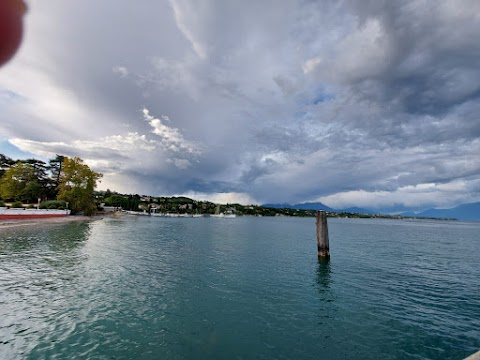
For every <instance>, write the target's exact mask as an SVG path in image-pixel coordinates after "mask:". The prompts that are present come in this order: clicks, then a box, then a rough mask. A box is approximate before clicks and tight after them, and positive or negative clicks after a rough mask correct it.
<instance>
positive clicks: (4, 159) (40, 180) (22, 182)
mask: <svg viewBox="0 0 480 360" xmlns="http://www.w3.org/2000/svg"><path fill="white" fill-rule="evenodd" d="M101 177H102V174H100V173H97V172H95V171H92V170H91V169H90V168H89V167H88V166H87V165H86V164H84V162H83V160H82V159H81V158H79V157H74V158H69V157H66V156H62V155H56V157H55V158H53V159H50V160H49V161H48V162H45V161H42V160H38V159H34V158H32V159H26V160H13V159H11V158H10V157H8V156H5V155H3V154H0V200H1V201H2V202H7V201H13V202H21V203H28V204H32V203H37V201H38V200H39V199H40V201H42V202H47V201H49V200H50V201H51V200H59V201H63V202H65V203H68V208H69V209H71V211H72V213H79V212H83V213H84V214H85V215H91V214H93V213H95V211H96V205H95V202H94V198H93V193H94V190H95V186H96V184H97V181H99V180H100V178H101Z"/></svg>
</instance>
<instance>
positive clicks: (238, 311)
mask: <svg viewBox="0 0 480 360" xmlns="http://www.w3.org/2000/svg"><path fill="white" fill-rule="evenodd" d="M329 231H330V246H331V255H332V258H331V260H330V262H319V261H318V259H317V257H316V241H315V221H314V219H312V218H306V219H295V218H250V217H241V218H236V219H207V218H204V219H202V218H198V219H191V218H190V219H178V218H177V219H175V218H172V219H168V218H148V217H123V218H120V219H104V220H100V221H95V222H89V223H68V224H62V225H58V224H56V225H45V226H42V227H40V228H38V229H32V228H23V229H22V228H11V229H2V230H1V231H0V358H1V359H207V358H208V359H462V358H464V357H466V356H467V355H469V354H471V353H473V352H475V351H477V350H479V349H480V261H479V254H480V235H479V234H480V223H461V222H441V221H430V222H429V221H400V220H367V219H358V220H355V219H329Z"/></svg>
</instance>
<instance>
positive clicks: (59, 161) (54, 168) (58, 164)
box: [48, 154, 65, 198]
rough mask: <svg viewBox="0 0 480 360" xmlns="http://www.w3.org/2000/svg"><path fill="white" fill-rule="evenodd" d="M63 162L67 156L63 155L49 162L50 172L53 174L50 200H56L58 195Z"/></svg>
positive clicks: (49, 187) (50, 184) (50, 185)
mask: <svg viewBox="0 0 480 360" xmlns="http://www.w3.org/2000/svg"><path fill="white" fill-rule="evenodd" d="M63 160H65V156H63V155H58V154H57V155H56V156H55V158H53V159H51V160H49V161H48V163H49V165H50V166H49V170H50V172H51V174H52V176H51V178H50V179H49V180H50V183H49V186H48V193H49V196H48V197H49V198H56V197H57V195H58V186H59V185H60V176H61V174H62V167H63Z"/></svg>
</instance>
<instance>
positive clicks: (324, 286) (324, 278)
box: [317, 259, 331, 295]
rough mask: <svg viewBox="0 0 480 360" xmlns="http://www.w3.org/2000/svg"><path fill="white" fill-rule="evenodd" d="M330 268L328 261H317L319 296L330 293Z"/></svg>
mask: <svg viewBox="0 0 480 360" xmlns="http://www.w3.org/2000/svg"><path fill="white" fill-rule="evenodd" d="M330 282H331V267H330V259H318V267H317V285H318V286H317V288H318V292H319V293H320V294H321V295H325V294H327V293H329V292H330Z"/></svg>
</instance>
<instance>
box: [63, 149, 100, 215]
mask: <svg viewBox="0 0 480 360" xmlns="http://www.w3.org/2000/svg"><path fill="white" fill-rule="evenodd" d="M101 177H102V174H99V173H96V172H95V171H92V170H90V168H89V167H88V166H87V165H86V164H84V163H83V160H82V159H80V158H79V157H74V158H73V159H71V158H68V157H65V159H64V160H63V163H62V172H61V175H60V185H59V186H58V190H59V191H58V199H59V200H64V201H66V202H68V203H69V208H70V209H71V210H72V213H78V212H83V213H84V214H85V215H93V214H94V213H95V210H96V205H95V202H94V200H93V192H94V190H95V186H96V185H97V181H98V180H100V178H101Z"/></svg>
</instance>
